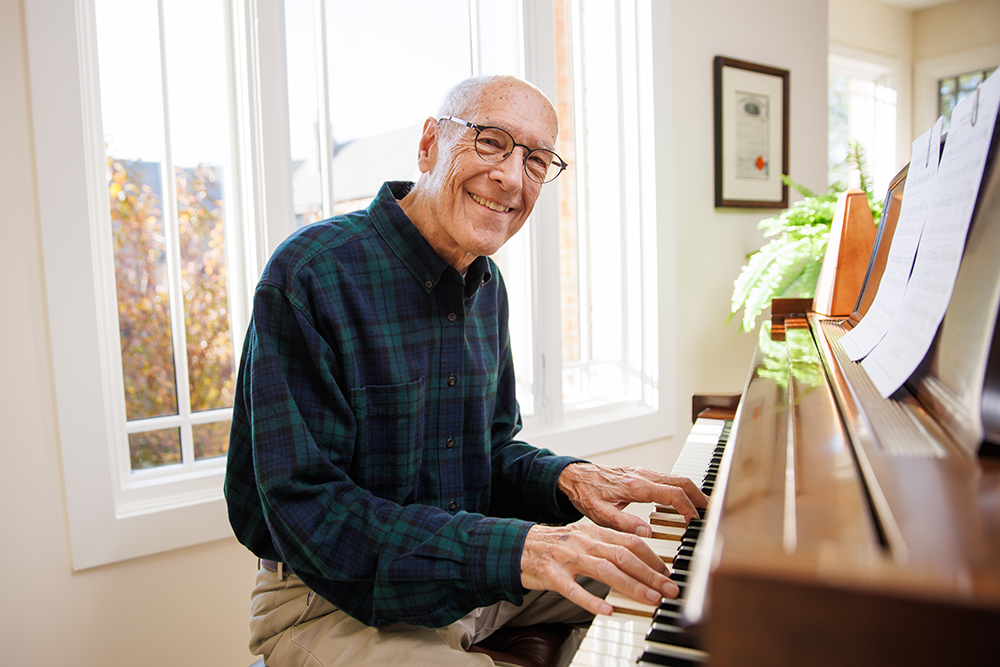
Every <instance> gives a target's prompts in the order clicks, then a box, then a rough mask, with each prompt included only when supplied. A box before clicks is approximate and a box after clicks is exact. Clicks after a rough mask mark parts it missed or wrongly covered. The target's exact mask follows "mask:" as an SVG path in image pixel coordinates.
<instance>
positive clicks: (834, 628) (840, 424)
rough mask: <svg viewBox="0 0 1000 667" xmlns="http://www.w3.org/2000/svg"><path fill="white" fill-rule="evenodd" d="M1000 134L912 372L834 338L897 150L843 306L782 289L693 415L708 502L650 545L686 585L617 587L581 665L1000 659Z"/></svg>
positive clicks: (696, 472) (887, 223)
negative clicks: (632, 596)
mask: <svg viewBox="0 0 1000 667" xmlns="http://www.w3.org/2000/svg"><path fill="white" fill-rule="evenodd" d="M998 137H1000V132H994V135H993V140H992V144H991V147H990V153H989V157H988V159H987V166H986V170H985V171H984V173H983V176H982V181H981V184H980V187H979V192H978V199H977V203H976V207H975V210H974V213H973V217H972V223H971V226H970V228H969V233H968V236H967V239H966V246H965V251H964V254H963V257H962V264H961V268H960V270H959V274H958V278H957V281H956V284H955V289H954V292H953V294H952V297H951V300H950V302H949V306H948V311H947V314H946V315H945V318H944V320H943V322H942V323H941V325H940V327H939V329H938V331H937V335H936V337H935V340H934V344H933V345H932V347H931V349H930V351H929V352H928V353H927V356H926V357H925V358H924V359H923V361H922V362H921V364H920V366H919V367H918V368H917V370H916V371H915V372H914V373H913V375H912V376H911V377H910V379H909V380H908V381H907V382H906V383H905V384H904V386H903V387H901V388H900V389H899V390H898V391H896V392H895V393H893V394H892V395H891V396H890V397H889V398H887V399H886V398H882V397H881V395H880V393H879V392H878V391H877V390H876V389H875V387H874V385H873V383H872V381H871V380H870V379H869V377H868V375H867V373H866V372H865V369H864V367H863V366H862V365H860V364H859V363H858V362H853V361H851V360H850V359H849V358H848V356H847V355H846V353H845V351H844V348H843V346H842V345H841V342H840V341H841V338H842V337H843V336H844V335H845V334H846V333H847V332H848V331H850V330H851V329H852V328H853V327H854V326H857V324H858V323H859V322H860V321H861V319H862V318H863V317H864V315H865V313H866V312H867V308H868V307H869V306H870V305H871V303H872V299H873V297H874V293H875V291H876V290H877V288H878V283H879V279H880V277H881V272H882V269H883V268H884V266H885V258H886V255H887V253H888V247H889V244H890V243H891V239H892V232H893V230H894V228H895V224H896V216H898V215H899V211H900V201H901V197H902V193H903V189H904V185H905V182H906V174H907V169H906V168H904V169H903V170H902V171H901V172H900V174H898V175H897V176H896V178H895V179H894V180H893V182H892V184H891V185H890V187H889V191H888V193H887V195H886V201H885V206H884V211H883V218H882V220H881V221H880V224H879V231H878V238H877V239H876V245H875V248H874V250H873V252H872V255H871V259H870V261H869V266H868V267H867V278H866V279H865V281H864V285H863V287H862V289H861V293H860V295H859V297H858V300H857V304H856V306H855V308H854V311H853V312H851V313H849V314H844V315H839V316H826V315H820V314H819V313H817V312H815V311H812V310H811V308H810V302H809V301H804V300H798V301H789V302H783V303H780V304H779V303H775V304H774V306H773V307H772V322H771V324H772V325H774V326H773V327H772V326H767V325H765V326H764V327H763V328H762V330H761V332H760V340H759V344H758V347H757V350H756V352H755V355H754V358H753V361H752V363H751V367H750V369H749V373H748V377H747V381H746V384H745V386H744V389H743V392H742V394H741V395H740V397H739V401H738V407H737V408H736V410H735V413H734V414H733V415H732V417H731V418H729V419H727V418H725V416H723V418H722V419H705V418H704V417H703V418H701V419H698V420H697V421H696V422H695V425H694V427H693V429H692V431H691V434H690V435H689V436H688V439H687V442H686V443H685V445H684V447H683V448H682V450H681V454H680V457H679V458H678V463H677V465H676V466H675V468H674V472H678V473H680V474H688V475H689V476H691V477H692V478H695V479H704V480H705V484H706V485H707V487H706V488H707V491H708V492H710V497H711V503H710V505H709V508H708V510H707V511H706V512H705V514H704V518H703V521H700V522H697V523H696V525H695V527H694V528H693V529H692V530H690V531H689V533H687V534H685V533H684V531H681V534H682V536H683V537H682V541H679V540H678V538H677V534H676V531H674V532H673V533H671V534H669V535H663V536H661V540H662V541H661V546H660V547H659V548H660V549H661V550H662V553H661V555H662V556H663V557H664V559H665V560H667V561H668V562H671V563H672V566H673V568H674V570H675V575H674V576H675V577H677V578H678V579H679V580H681V585H682V589H681V594H680V596H679V598H678V600H677V601H671V600H666V601H664V603H663V604H662V605H661V606H660V607H658V608H652V607H646V606H644V605H638V604H637V603H630V601H628V600H626V599H623V598H621V597H617V596H616V594H615V593H612V594H611V596H609V598H608V599H609V601H611V602H612V604H613V605H614V607H615V613H614V614H613V615H612V616H610V617H599V618H598V619H596V620H595V621H594V624H593V625H592V627H591V629H590V630H589V631H588V634H587V636H586V638H585V639H584V641H583V643H582V644H581V646H580V649H579V650H578V651H577V653H576V655H575V657H574V660H573V663H572V665H573V667H584V666H587V667H596V666H599V665H600V666H605V665H607V666H613V667H617V666H621V667H624V666H625V665H635V664H639V665H644V666H646V665H685V666H687V665H701V664H704V665H712V666H713V667H727V666H735V665H741V666H746V665H770V666H776V667H780V666H784V665H787V666H796V667H798V666H809V667H824V666H827V665H829V666H831V667H832V666H834V665H837V666H842V665H851V666H852V667H856V666H866V665H871V666H873V667H874V666H885V665H907V666H909V665H997V664H1000V644H998V642H997V640H996V639H995V637H996V636H997V635H994V634H993V633H994V632H996V633H998V634H1000V457H998V456H997V449H998V444H1000V327H998V326H997V318H998V311H1000V149H998ZM779 325H780V326H779ZM772 333H773V335H772ZM713 439H714V442H712V441H713ZM706 443H708V444H706ZM706 447H707V448H708V450H710V453H709V452H708V451H707V450H706ZM670 511H671V510H670V508H654V510H653V514H651V520H652V519H657V520H660V519H663V520H668V522H669V518H670ZM692 545H693V546H692Z"/></svg>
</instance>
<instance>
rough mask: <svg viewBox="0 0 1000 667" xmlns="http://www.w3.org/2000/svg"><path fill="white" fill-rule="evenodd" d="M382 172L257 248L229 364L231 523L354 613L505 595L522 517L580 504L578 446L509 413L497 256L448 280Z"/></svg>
mask: <svg viewBox="0 0 1000 667" xmlns="http://www.w3.org/2000/svg"><path fill="white" fill-rule="evenodd" d="M409 187H410V184H408V183H401V182H400V183H386V184H385V185H384V186H383V187H382V189H381V191H380V192H379V194H378V196H377V198H376V199H375V201H374V202H373V203H372V204H371V206H369V208H368V209H367V210H364V211H357V212H355V213H350V214H346V215H342V216H338V217H335V218H332V219H330V220H326V221H324V222H320V223H316V224H313V225H309V226H307V227H304V228H303V229H301V230H299V231H298V232H296V233H295V234H293V235H292V236H291V237H289V238H288V239H287V240H286V241H285V242H284V243H283V244H282V245H281V246H280V247H279V248H278V250H277V251H276V252H275V254H274V256H273V257H272V258H271V260H270V262H269V263H268V265H267V267H266V268H265V270H264V273H263V275H262V277H261V279H260V283H259V284H258V286H257V290H256V293H255V295H254V306H253V316H252V318H251V322H250V327H249V330H248V332H247V336H246V342H245V345H244V348H243V355H242V359H241V362H240V369H239V375H238V380H237V390H236V401H235V406H234V410H233V425H232V434H231V439H230V446H229V461H228V467H227V471H226V486H225V489H226V500H227V503H228V506H229V517H230V522H231V524H232V526H233V530H234V531H235V533H236V536H237V537H238V538H239V540H240V541H241V542H242V543H243V544H244V545H246V546H247V547H248V548H249V549H250V550H251V551H252V552H253V553H254V554H256V555H257V556H259V557H261V558H266V559H271V560H279V561H283V562H285V563H286V564H287V565H288V566H289V567H290V568H291V569H292V571H294V572H295V573H296V574H297V575H299V576H300V577H301V578H302V579H303V580H304V581H305V583H306V584H307V585H308V586H309V587H310V588H312V589H313V590H314V591H316V592H317V593H319V594H320V595H322V596H323V597H324V598H326V599H328V600H329V601H330V602H332V603H333V604H335V605H337V606H338V607H340V608H341V609H343V610H344V611H346V612H348V613H349V614H351V615H352V616H354V617H356V618H358V619H360V620H362V621H364V622H365V623H368V624H370V625H386V624H390V623H395V622H400V621H402V622H407V623H413V624H419V625H429V626H441V625H445V624H447V623H450V622H452V621H455V620H457V619H458V618H461V617H462V616H463V615H465V614H467V613H468V612H470V611H471V610H472V609H474V608H476V607H480V606H485V605H488V604H492V603H494V602H496V601H497V600H501V599H508V600H510V601H512V602H515V603H520V601H521V600H522V599H523V590H522V588H521V585H520V556H521V549H522V546H523V544H524V539H525V535H526V534H527V531H528V528H530V526H531V525H532V522H535V521H537V522H545V523H564V522H567V521H572V520H575V519H577V518H579V514H578V513H577V512H576V511H575V510H574V509H573V507H572V506H571V505H570V504H569V502H568V500H567V499H566V497H565V496H564V495H562V494H561V493H559V492H558V491H557V489H556V479H557V478H558V476H559V474H560V472H562V469H563V468H564V467H565V466H566V465H568V464H569V463H570V462H572V461H574V460H576V459H572V458H567V457H559V456H555V455H554V454H552V452H549V451H547V450H542V449H536V448H534V447H531V446H529V445H527V444H525V443H523V442H520V441H518V440H517V439H516V436H517V433H518V431H519V430H520V427H521V420H520V414H519V412H518V406H517V401H516V399H515V396H514V368H513V364H512V361H511V354H510V341H509V338H508V331H507V296H506V291H505V290H504V287H503V281H502V278H501V277H500V274H499V272H498V271H497V267H496V265H495V264H494V263H493V261H492V260H490V259H488V258H486V257H480V258H478V259H476V260H475V261H474V262H473V264H472V266H470V267H469V270H468V272H467V274H466V276H465V278H464V279H463V277H462V275H461V274H460V273H459V272H458V271H456V270H455V269H454V267H452V266H450V265H449V264H448V263H447V262H445V261H444V260H443V259H441V258H440V257H439V256H438V255H437V253H435V252H434V250H433V248H431V246H430V245H429V244H428V243H427V241H426V240H425V239H424V238H423V237H422V236H421V235H420V233H419V232H418V231H417V229H416V228H415V227H414V226H413V224H412V223H411V222H410V220H409V219H408V218H407V217H406V216H405V215H404V214H403V212H402V210H401V209H400V208H399V206H398V205H397V204H396V199H397V198H400V197H402V196H403V195H404V194H405V193H406V192H407V190H408V188H409Z"/></svg>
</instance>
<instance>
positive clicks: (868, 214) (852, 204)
mask: <svg viewBox="0 0 1000 667" xmlns="http://www.w3.org/2000/svg"><path fill="white" fill-rule="evenodd" d="M875 235H876V228H875V220H874V219H873V218H872V210H871V207H870V206H869V205H868V195H867V194H865V191H864V190H859V189H857V188H852V189H850V190H847V191H846V192H842V193H841V195H840V198H839V199H838V200H837V209H836V212H835V213H834V215H833V224H832V226H831V228H830V239H829V241H827V245H826V255H824V257H823V266H822V267H821V268H820V272H819V282H818V283H817V284H816V296H815V297H814V298H813V310H814V311H815V312H817V313H819V314H821V315H828V316H831V317H848V316H850V314H851V313H852V312H853V311H854V306H855V305H856V304H857V302H858V295H860V294H861V287H862V285H864V282H865V273H866V272H867V270H868V260H869V259H870V257H871V254H872V248H873V247H874V246H875Z"/></svg>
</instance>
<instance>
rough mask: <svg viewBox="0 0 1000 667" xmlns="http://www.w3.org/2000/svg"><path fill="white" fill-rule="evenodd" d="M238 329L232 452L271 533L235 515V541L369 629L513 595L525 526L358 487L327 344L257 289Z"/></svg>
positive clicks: (279, 297)
mask: <svg viewBox="0 0 1000 667" xmlns="http://www.w3.org/2000/svg"><path fill="white" fill-rule="evenodd" d="M247 335H248V339H247V341H246V344H245V349H244V355H243V360H242V362H241V369H240V380H239V382H238V384H239V391H238V396H237V401H236V403H237V405H236V407H235V409H234V426H233V434H234V442H233V443H232V444H231V455H234V456H235V458H233V460H244V461H245V460H246V458H247V457H246V456H245V454H244V455H242V456H241V455H240V454H239V451H240V449H241V445H240V442H239V439H240V438H239V437H238V434H241V433H242V434H243V435H244V437H245V438H246V439H248V440H249V441H250V444H251V449H252V468H253V475H254V480H253V483H254V484H255V485H256V489H257V493H258V494H259V506H260V510H259V512H258V514H259V515H260V517H259V518H260V520H259V521H258V524H265V525H266V527H267V530H268V532H269V537H270V540H266V539H265V540H263V541H262V540H261V539H260V538H259V537H254V536H253V535H252V534H251V533H252V532H253V530H252V525H253V523H254V522H253V520H252V519H253V517H252V516H251V518H250V519H251V520H249V521H239V520H236V521H234V522H233V524H234V529H235V530H236V533H237V536H238V537H240V539H241V541H242V542H243V543H244V544H246V545H247V546H249V547H250V548H251V549H254V545H255V546H256V547H257V549H256V550H255V553H257V555H258V556H261V557H265V558H268V557H272V556H269V555H268V554H267V553H261V552H267V551H269V548H268V546H267V544H268V543H269V544H272V545H273V548H274V550H275V551H276V552H277V553H276V555H277V556H278V557H279V559H280V560H282V561H284V562H285V563H287V564H288V566H289V567H290V568H291V570H292V571H293V572H295V573H296V574H297V575H298V576H299V577H301V578H302V579H303V581H305V583H306V584H307V585H308V586H309V587H310V588H312V589H313V590H315V591H316V592H317V593H319V594H320V595H322V596H323V597H324V598H326V599H328V600H329V601H330V602H332V603H333V604H335V605H337V606H338V607H340V608H341V609H343V610H344V611H346V612H348V613H349V614H351V615H352V616H354V617H356V618H358V619H359V620H361V621H363V622H365V623H367V624H369V625H375V626H379V625H387V624H390V623H395V622H400V621H402V622H407V623H412V624H418V625H427V626H441V625H446V624H448V623H451V622H453V621H455V620H457V619H458V618H460V617H461V616H463V615H465V614H466V613H468V612H469V611H471V610H472V609H474V608H476V607H480V606H485V605H488V604H492V603H494V602H496V601H497V600H500V599H508V600H510V601H512V602H514V603H518V604H519V603H520V602H521V601H522V599H523V590H522V588H521V585H520V555H521V550H522V548H523V544H524V539H525V536H526V535H527V531H528V529H529V528H530V527H531V523H529V522H527V521H524V520H522V519H519V518H512V517H507V518H503V517H500V518H495V517H486V516H483V515H481V514H475V513H469V512H456V513H449V512H447V511H445V510H443V509H440V508H436V507H431V506H426V505H418V504H414V505H405V506H401V505H399V504H396V503H393V502H389V501H387V500H385V499H383V498H379V497H377V496H375V495H373V494H372V493H370V492H368V491H366V490H365V489H362V488H360V487H359V486H357V485H356V484H355V483H354V482H353V481H352V479H351V477H350V471H351V456H352V452H353V449H354V445H353V443H354V440H355V435H356V433H357V428H358V424H357V423H356V419H355V416H354V414H352V410H351V407H350V404H349V402H348V400H347V399H346V398H345V396H344V393H343V391H342V389H341V388H340V387H339V386H338V383H337V382H336V381H335V378H336V377H337V372H338V363H339V360H338V357H337V354H336V351H335V350H334V349H332V348H331V346H330V345H329V344H328V342H327V341H326V340H325V339H324V337H323V336H322V335H321V334H320V332H319V331H317V329H316V326H315V324H314V322H313V321H312V320H311V318H310V316H309V313H308V312H307V311H306V309H304V308H303V307H302V306H299V305H295V304H293V303H291V302H290V300H289V299H288V298H287V296H286V295H285V294H284V293H283V292H282V291H281V290H279V289H277V288H276V287H273V286H269V285H266V284H262V285H261V286H259V287H258V289H257V292H256V294H255V298H254V311H253V318H252V321H251V325H250V328H249V331H248V334H247ZM244 449H245V447H244ZM234 450H235V451H234ZM231 477H232V476H231ZM230 481H235V477H233V478H232V480H231V479H229V478H227V499H228V498H229V496H230V493H232V495H233V496H234V500H235V498H236V496H238V490H237V489H236V488H235V487H236V486H237V485H236V484H233V487H234V488H233V489H232V491H231V492H230V489H229V486H230V484H229V483H230ZM246 493H247V491H246V489H244V495H246ZM243 502H244V503H246V502H247V501H246V499H245V498H244V500H243ZM232 503H233V501H232V500H231V504H232ZM230 513H231V517H232V516H233V509H231V510H230ZM237 513H238V512H237ZM251 514H253V512H251ZM258 528H259V525H258ZM262 543H263V544H262Z"/></svg>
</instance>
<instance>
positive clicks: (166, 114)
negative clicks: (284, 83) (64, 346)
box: [157, 0, 194, 465]
mask: <svg viewBox="0 0 1000 667" xmlns="http://www.w3.org/2000/svg"><path fill="white" fill-rule="evenodd" d="M157 13H158V16H159V22H158V23H159V33H160V87H161V88H160V89H161V93H160V94H161V99H162V102H163V139H164V146H163V166H162V167H161V169H160V191H161V197H162V205H163V208H162V211H163V230H164V235H165V236H166V243H165V246H166V254H167V286H168V287H167V291H168V295H169V296H168V303H169V307H170V334H171V336H172V338H173V350H174V390H175V392H176V396H177V415H178V416H179V417H180V418H181V424H182V426H181V429H180V431H181V437H180V442H181V462H182V463H183V464H184V465H189V464H190V463H191V462H193V461H194V443H193V441H192V437H191V426H190V424H189V422H188V418H189V417H190V415H191V397H190V385H189V383H188V363H187V334H186V333H185V326H184V276H183V271H182V267H181V256H180V246H181V240H180V228H179V222H178V219H177V177H176V174H175V170H174V160H173V145H172V141H171V137H172V128H171V126H170V97H169V95H170V90H169V85H168V81H169V79H168V78H167V41H166V29H165V21H164V15H163V0H159V2H157Z"/></svg>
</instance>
